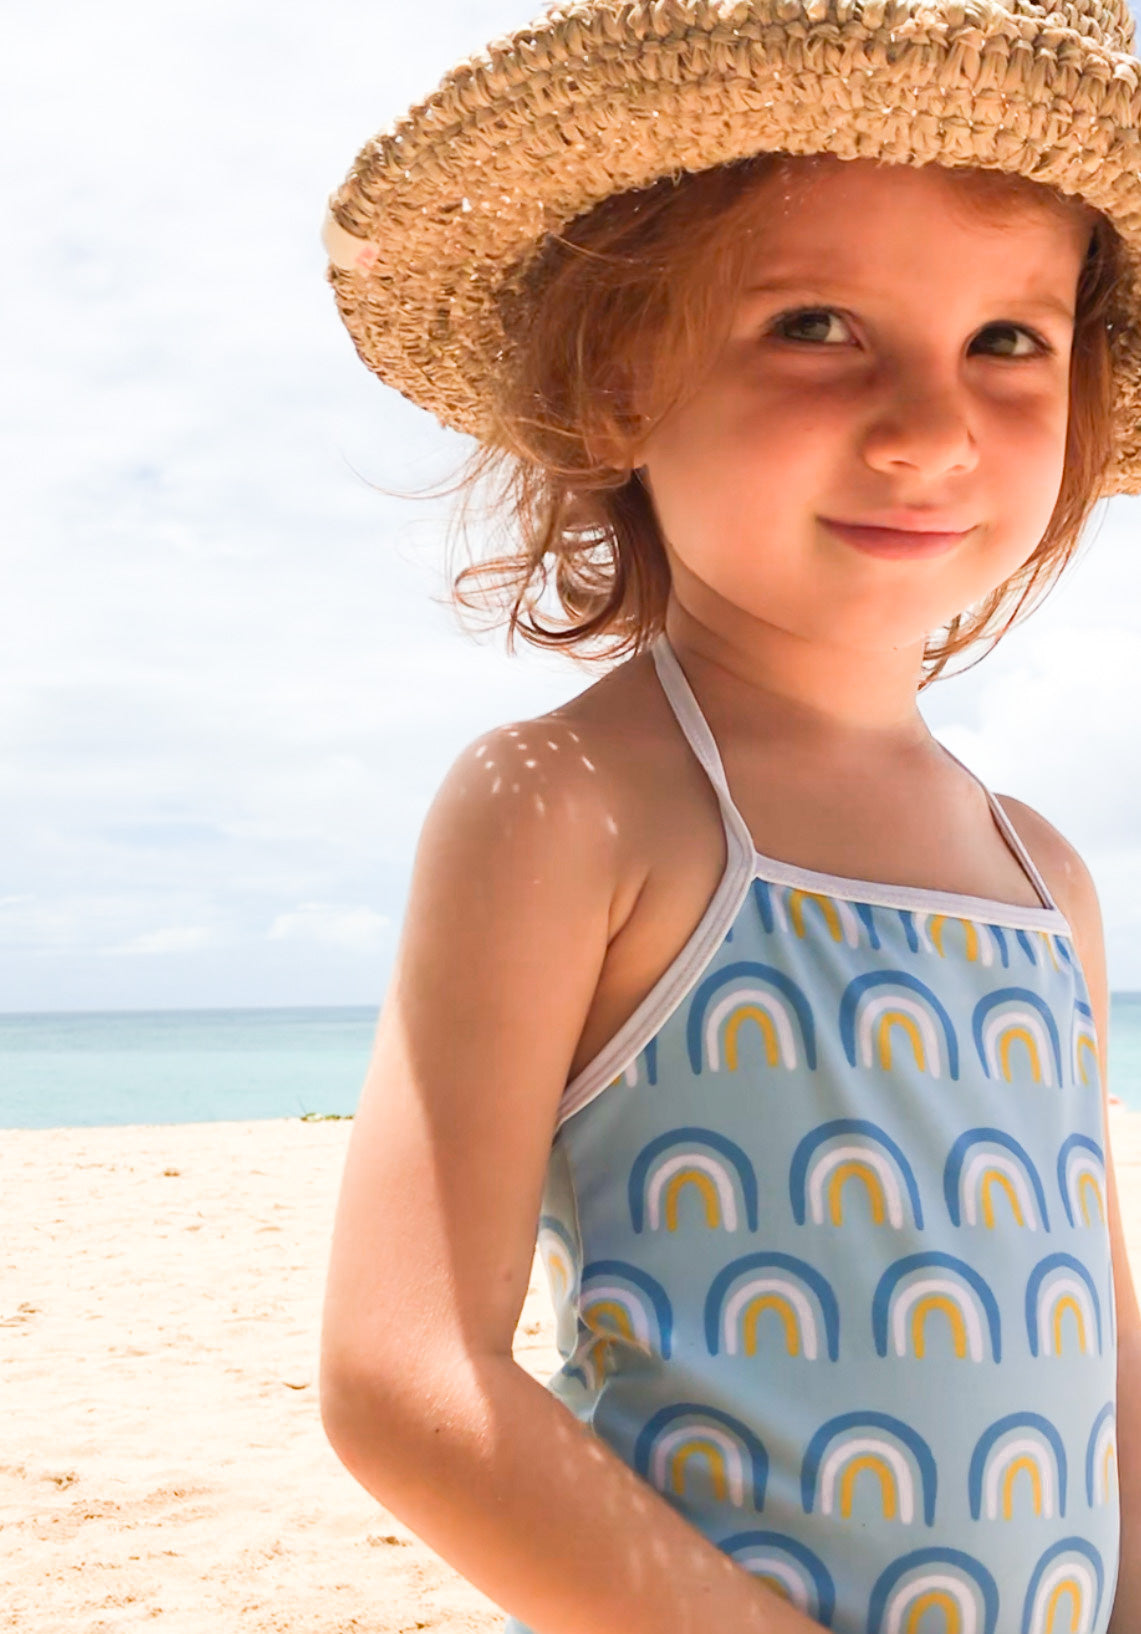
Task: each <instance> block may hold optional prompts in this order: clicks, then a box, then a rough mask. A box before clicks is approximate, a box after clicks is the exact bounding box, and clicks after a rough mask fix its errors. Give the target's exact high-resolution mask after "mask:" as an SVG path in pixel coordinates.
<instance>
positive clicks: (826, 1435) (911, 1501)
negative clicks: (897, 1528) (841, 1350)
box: [800, 1412, 938, 1526]
mask: <svg viewBox="0 0 1141 1634" xmlns="http://www.w3.org/2000/svg"><path fill="white" fill-rule="evenodd" d="M909 1460H910V1462H909ZM864 1469H870V1470H871V1471H872V1472H873V1473H874V1474H875V1475H876V1477H877V1479H878V1481H879V1484H880V1494H881V1502H882V1505H883V1513H884V1516H885V1518H887V1519H898V1520H899V1521H901V1522H902V1523H903V1524H904V1525H910V1523H911V1521H912V1519H913V1518H914V1514H915V1511H916V1509H917V1507H918V1506H917V1502H916V1500H917V1498H921V1500H922V1504H923V1518H924V1520H925V1521H926V1523H927V1525H928V1526H934V1524H935V1492H936V1487H937V1484H938V1474H937V1471H936V1468H935V1459H934V1457H933V1456H932V1453H931V1448H930V1447H929V1446H928V1445H927V1443H926V1441H924V1439H923V1437H922V1436H921V1435H920V1434H919V1433H918V1431H917V1430H913V1429H912V1428H911V1426H910V1424H905V1423H904V1422H903V1420H902V1419H899V1418H894V1417H893V1416H892V1415H891V1414H890V1413H877V1412H856V1413H841V1414H840V1415H839V1416H838V1417H837V1418H830V1419H829V1420H828V1421H827V1423H826V1424H822V1425H821V1426H820V1428H819V1429H818V1430H817V1431H816V1434H815V1435H814V1436H813V1437H812V1440H811V1441H810V1442H809V1443H808V1447H807V1449H806V1451H805V1454H804V1463H803V1464H802V1466H801V1471H800V1498H801V1502H802V1504H803V1505H804V1513H805V1514H806V1515H811V1513H812V1511H813V1509H814V1508H815V1507H816V1505H817V1500H818V1499H819V1504H820V1509H821V1511H822V1512H823V1513H824V1514H831V1513H832V1511H833V1510H834V1509H835V1508H836V1507H837V1505H836V1501H835V1487H836V1484H837V1482H838V1483H839V1485H840V1503H839V1509H840V1513H841V1515H842V1516H843V1517H845V1518H847V1517H848V1516H849V1515H850V1513H851V1499H852V1488H853V1486H854V1483H855V1480H856V1479H857V1478H858V1476H859V1475H860V1474H861V1473H862V1471H863V1470H864ZM917 1485H918V1489H919V1490H918V1492H917V1491H916V1487H917Z"/></svg>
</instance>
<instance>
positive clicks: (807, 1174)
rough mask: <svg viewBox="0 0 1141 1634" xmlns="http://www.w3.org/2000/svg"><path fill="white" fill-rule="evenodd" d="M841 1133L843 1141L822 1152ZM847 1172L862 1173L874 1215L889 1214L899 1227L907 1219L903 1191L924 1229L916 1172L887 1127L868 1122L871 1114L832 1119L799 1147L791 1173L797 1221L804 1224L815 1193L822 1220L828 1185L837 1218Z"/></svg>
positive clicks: (818, 1217) (820, 1221) (816, 1210)
mask: <svg viewBox="0 0 1141 1634" xmlns="http://www.w3.org/2000/svg"><path fill="white" fill-rule="evenodd" d="M840 1137H845V1138H844V1143H843V1145H842V1146H839V1147H836V1148H832V1147H829V1149H828V1150H827V1151H824V1152H822V1151H821V1148H822V1147H824V1146H826V1145H827V1144H828V1143H829V1142H832V1141H835V1140H837V1139H838V1138H840ZM885 1153H886V1154H887V1158H890V1159H891V1162H890V1163H888V1162H887V1161H886V1159H885V1156H884V1154H885ZM849 1173H854V1174H858V1175H859V1177H860V1179H861V1180H862V1181H863V1183H864V1185H865V1186H866V1188H867V1191H868V1195H869V1197H870V1199H871V1202H872V1206H873V1209H874V1210H875V1212H876V1217H877V1218H879V1219H883V1218H886V1219H887V1220H888V1221H889V1222H890V1223H892V1224H894V1225H896V1227H897V1229H898V1228H901V1227H902V1226H903V1223H904V1220H903V1196H904V1193H905V1192H906V1195H907V1198H908V1201H909V1202H910V1204H911V1216H912V1219H913V1220H914V1222H915V1226H916V1229H917V1230H919V1231H922V1230H923V1204H922V1203H921V1202H920V1199H919V1187H918V1185H917V1184H916V1180H915V1172H914V1170H913V1169H912V1167H911V1164H910V1163H909V1162H908V1160H907V1158H906V1156H905V1155H904V1152H903V1149H902V1148H901V1147H900V1146H899V1145H898V1144H897V1142H896V1141H894V1140H893V1139H892V1138H891V1136H890V1135H889V1134H888V1133H887V1131H886V1130H885V1129H881V1128H880V1126H879V1125H878V1124H876V1123H870V1122H869V1121H868V1119H867V1118H834V1119H832V1121H831V1122H829V1123H822V1124H819V1125H818V1126H817V1127H816V1128H815V1129H811V1130H810V1131H809V1132H808V1134H807V1135H805V1137H804V1139H803V1140H802V1141H801V1142H800V1143H799V1145H798V1146H797V1148H796V1151H795V1152H794V1153H793V1156H792V1162H791V1164H790V1165H789V1174H788V1189H789V1200H790V1202H791V1204H792V1213H793V1218H794V1219H795V1221H796V1223H797V1225H803V1224H804V1223H805V1219H806V1217H807V1213H808V1203H809V1200H810V1196H815V1197H816V1205H815V1206H814V1208H813V1220H814V1223H816V1224H823V1223H824V1212H823V1188H824V1185H825V1184H827V1185H828V1187H829V1192H830V1195H831V1208H830V1213H831V1217H832V1219H833V1223H837V1221H836V1216H837V1215H838V1214H839V1213H840V1205H841V1202H842V1194H843V1186H844V1183H845V1179H846V1177H847V1175H848V1174H849Z"/></svg>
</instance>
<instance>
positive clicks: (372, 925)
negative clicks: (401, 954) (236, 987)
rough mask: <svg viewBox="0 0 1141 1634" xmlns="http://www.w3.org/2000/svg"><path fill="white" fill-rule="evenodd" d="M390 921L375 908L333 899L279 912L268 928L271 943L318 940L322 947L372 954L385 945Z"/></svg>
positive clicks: (303, 903) (308, 903) (306, 903)
mask: <svg viewBox="0 0 1141 1634" xmlns="http://www.w3.org/2000/svg"><path fill="white" fill-rule="evenodd" d="M390 924H391V920H390V919H389V918H388V916H387V915H386V914H380V913H376V912H375V911H374V910H373V909H372V908H365V907H359V908H349V907H343V906H339V905H338V904H336V903H333V902H302V903H300V904H299V905H298V906H297V907H296V908H293V909H291V910H290V912H288V913H280V914H278V916H277V918H276V919H275V920H274V921H273V924H272V925H271V926H270V927H269V932H268V935H269V939H270V941H271V942H288V941H302V942H315V943H316V944H317V945H318V946H319V947H337V948H347V949H349V950H350V951H351V952H353V953H372V952H375V951H376V950H377V949H378V948H380V947H381V946H383V944H384V941H385V936H386V933H387V931H388V928H389V925H390Z"/></svg>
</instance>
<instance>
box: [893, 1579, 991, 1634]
mask: <svg viewBox="0 0 1141 1634" xmlns="http://www.w3.org/2000/svg"><path fill="white" fill-rule="evenodd" d="M936 1607H938V1608H939V1610H940V1611H942V1613H943V1629H944V1634H982V1609H981V1607H980V1605H979V1592H978V1589H977V1588H976V1587H975V1586H974V1584H972V1583H966V1582H964V1581H963V1579H962V1577H959V1576H952V1575H951V1573H950V1572H946V1571H943V1572H926V1573H925V1574H924V1575H923V1576H922V1577H916V1578H913V1579H912V1580H911V1582H909V1583H903V1584H900V1586H899V1587H898V1588H897V1589H895V1590H894V1591H893V1593H892V1595H891V1598H890V1599H889V1600H888V1603H887V1608H886V1611H885V1613H884V1621H883V1625H882V1626H883V1630H884V1634H913V1631H914V1630H915V1629H917V1628H919V1627H920V1626H921V1624H922V1622H923V1619H924V1617H925V1616H926V1615H927V1613H928V1611H932V1610H934V1609H935V1608H936ZM905 1617H906V1618H907V1621H906V1623H905V1622H904V1618H905Z"/></svg>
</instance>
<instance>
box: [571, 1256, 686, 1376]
mask: <svg viewBox="0 0 1141 1634" xmlns="http://www.w3.org/2000/svg"><path fill="white" fill-rule="evenodd" d="M579 1312H580V1315H581V1317H582V1321H583V1322H584V1324H585V1325H586V1327H588V1328H589V1329H590V1330H591V1332H592V1333H595V1334H597V1335H599V1337H600V1338H601V1339H603V1340H604V1341H605V1340H609V1342H610V1344H612V1345H614V1346H616V1347H617V1346H634V1347H636V1348H637V1349H639V1350H642V1351H645V1352H647V1353H648V1354H649V1355H653V1356H663V1357H665V1358H666V1359H667V1360H668V1359H669V1354H670V1346H671V1344H672V1341H673V1310H672V1308H671V1306H670V1302H669V1297H668V1295H667V1294H666V1291H665V1289H664V1288H663V1287H662V1285H661V1283H660V1282H657V1281H655V1279H654V1278H653V1277H652V1276H650V1275H649V1273H648V1272H646V1271H643V1270H642V1269H641V1268H640V1267H639V1266H637V1265H630V1264H629V1263H628V1262H627V1261H626V1260H591V1261H590V1263H589V1264H588V1265H584V1266H583V1268H582V1292H581V1294H580V1296H579Z"/></svg>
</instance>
